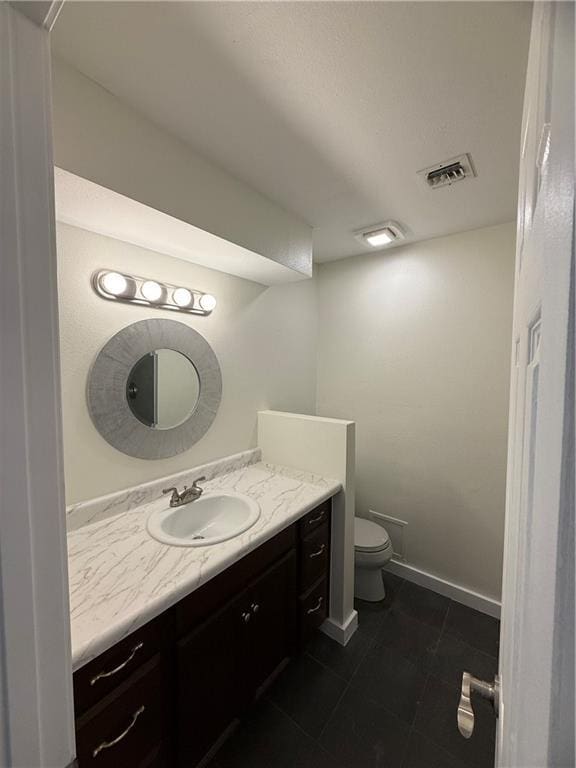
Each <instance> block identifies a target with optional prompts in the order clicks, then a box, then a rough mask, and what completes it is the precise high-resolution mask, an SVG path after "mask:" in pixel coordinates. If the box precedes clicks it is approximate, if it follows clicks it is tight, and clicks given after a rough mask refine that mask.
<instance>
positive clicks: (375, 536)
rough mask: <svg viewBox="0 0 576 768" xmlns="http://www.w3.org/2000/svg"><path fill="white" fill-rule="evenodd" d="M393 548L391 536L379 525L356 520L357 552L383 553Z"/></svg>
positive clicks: (355, 540)
mask: <svg viewBox="0 0 576 768" xmlns="http://www.w3.org/2000/svg"><path fill="white" fill-rule="evenodd" d="M390 546H391V542H390V536H388V533H387V531H386V530H385V529H384V528H382V526H381V525H378V523H373V522H372V521H371V520H363V519H362V518H361V517H356V518H354V549H355V550H356V552H382V551H384V550H386V549H388V548H389V547H390Z"/></svg>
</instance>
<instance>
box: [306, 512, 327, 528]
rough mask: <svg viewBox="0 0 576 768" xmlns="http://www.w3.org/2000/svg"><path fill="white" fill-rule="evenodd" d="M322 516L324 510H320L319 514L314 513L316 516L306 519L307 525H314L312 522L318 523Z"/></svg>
mask: <svg viewBox="0 0 576 768" xmlns="http://www.w3.org/2000/svg"><path fill="white" fill-rule="evenodd" d="M323 517H324V512H320V514H319V515H316V517H311V518H310V520H308V525H314V523H319V522H320V520H322V518H323Z"/></svg>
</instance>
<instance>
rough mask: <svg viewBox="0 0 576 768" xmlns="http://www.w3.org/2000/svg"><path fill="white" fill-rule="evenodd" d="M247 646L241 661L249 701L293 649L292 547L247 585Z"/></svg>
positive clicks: (294, 560) (294, 591)
mask: <svg viewBox="0 0 576 768" xmlns="http://www.w3.org/2000/svg"><path fill="white" fill-rule="evenodd" d="M248 596H249V601H250V603H249V605H248V606H247V608H248V610H249V611H250V614H251V618H250V622H249V623H248V626H249V645H248V647H247V648H246V650H245V663H244V664H243V675H242V677H243V681H244V696H245V700H246V701H247V702H250V701H251V700H252V699H253V698H254V697H255V695H256V694H257V692H258V689H259V688H260V687H261V686H262V685H263V684H264V683H265V682H266V680H267V679H268V677H269V676H270V675H271V674H272V673H273V672H274V670H275V669H276V668H277V667H278V665H279V664H280V663H281V662H282V661H283V660H284V659H286V658H287V657H288V656H290V655H291V654H292V653H293V651H294V640H295V626H296V610H297V606H296V604H297V590H296V553H295V551H294V550H291V551H290V552H289V553H288V554H286V555H285V556H284V557H283V558H282V559H281V560H279V561H278V562H277V563H276V564H275V565H273V566H272V567H271V568H269V569H268V570H267V571H266V572H265V573H264V574H263V575H262V576H261V577H260V578H259V579H258V580H257V581H256V582H255V583H254V584H253V585H252V587H251V588H250V590H249V595H248Z"/></svg>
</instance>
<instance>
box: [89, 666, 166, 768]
mask: <svg viewBox="0 0 576 768" xmlns="http://www.w3.org/2000/svg"><path fill="white" fill-rule="evenodd" d="M166 688H167V682H166V675H165V672H164V669H163V665H162V659H161V657H160V656H154V657H153V658H152V659H150V660H149V661H148V662H146V664H144V666H142V667H141V668H140V669H139V670H138V671H137V672H135V673H134V675H133V676H132V677H130V678H129V679H128V680H126V681H125V682H124V683H123V684H122V685H120V686H119V687H118V688H117V689H116V690H115V691H114V692H113V693H111V694H110V695H109V696H107V697H106V698H105V699H103V700H102V701H101V702H99V703H98V704H96V706H95V707H93V708H92V709H91V710H89V711H88V712H86V713H85V714H84V715H83V716H82V717H81V718H79V719H78V720H77V721H76V748H77V752H78V765H79V768H87V766H95V767H96V766H97V768H112V767H114V768H118V766H120V765H121V766H122V768H141V766H144V765H161V753H162V742H163V741H164V739H165V737H166V733H167V729H166V717H167V716H168V712H167V709H166Z"/></svg>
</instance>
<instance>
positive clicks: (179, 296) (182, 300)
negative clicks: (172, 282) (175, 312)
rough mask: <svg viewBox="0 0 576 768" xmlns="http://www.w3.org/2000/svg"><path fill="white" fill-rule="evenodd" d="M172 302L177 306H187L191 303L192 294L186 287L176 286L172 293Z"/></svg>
mask: <svg viewBox="0 0 576 768" xmlns="http://www.w3.org/2000/svg"><path fill="white" fill-rule="evenodd" d="M172 298H173V299H174V303H175V304H178V306H179V307H188V306H189V305H190V304H191V303H192V294H191V293H190V291H189V290H188V288H176V290H175V291H174V293H173V294H172Z"/></svg>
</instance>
